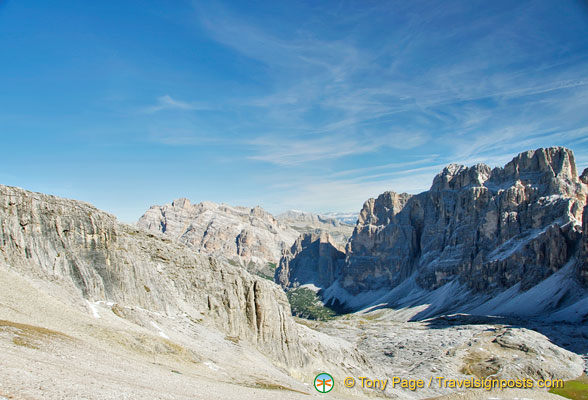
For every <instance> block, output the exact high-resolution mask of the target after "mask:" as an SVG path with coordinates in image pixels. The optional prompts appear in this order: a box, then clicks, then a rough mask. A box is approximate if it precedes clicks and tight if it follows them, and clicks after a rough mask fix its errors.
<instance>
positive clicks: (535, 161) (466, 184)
mask: <svg viewBox="0 0 588 400" xmlns="http://www.w3.org/2000/svg"><path fill="white" fill-rule="evenodd" d="M585 180H586V178H585V174H584V175H582V177H579V176H578V173H577V171H576V165H575V161H574V155H573V153H572V152H571V151H570V150H568V149H565V148H562V147H553V148H547V149H538V150H535V151H528V152H525V153H521V154H519V155H518V156H516V157H515V158H513V160H512V161H511V162H509V163H508V164H507V165H505V166H504V167H503V168H500V167H498V168H494V169H492V168H490V167H488V166H487V165H484V164H478V165H475V166H472V167H465V166H460V165H455V164H452V165H449V166H447V167H446V168H445V169H444V170H443V171H442V172H441V173H440V174H438V175H437V176H436V177H435V179H434V180H433V184H432V186H431V189H430V190H428V191H426V192H423V193H421V194H418V195H410V194H406V193H402V194H398V193H394V192H386V193H384V194H382V195H380V196H379V197H378V198H377V199H369V200H368V201H366V202H365V204H364V206H363V208H362V210H361V212H360V215H359V219H358V223H357V225H356V227H355V230H354V233H353V236H352V237H351V239H350V241H349V243H348V244H347V248H346V254H345V261H344V263H343V265H342V266H341V268H340V272H339V274H337V275H336V276H334V278H333V280H332V281H330V282H326V283H324V284H323V286H322V288H323V289H324V299H325V301H331V302H338V303H344V304H346V305H347V306H349V307H350V308H353V309H360V308H365V307H368V306H369V305H370V304H376V303H378V302H382V301H383V302H387V303H388V304H389V305H391V306H401V307H407V306H416V305H420V304H426V303H427V302H428V303H429V304H432V305H431V306H430V307H429V308H428V310H425V311H423V310H421V312H420V313H419V314H418V317H420V318H425V317H427V316H430V315H436V314H439V313H441V312H450V311H454V312H455V311H467V310H476V311H477V312H493V311H494V312H496V311H500V307H499V306H500V305H501V304H506V303H509V306H508V307H507V308H508V310H506V309H504V307H503V311H504V312H505V313H507V314H516V313H517V310H516V304H515V303H516V301H515V297H517V296H519V295H522V294H524V293H525V292H528V291H529V290H530V289H532V288H536V287H538V285H539V284H541V283H544V282H545V284H544V285H543V286H542V290H543V297H542V296H536V298H540V299H542V301H543V300H545V303H544V304H533V306H536V307H535V308H534V309H532V310H530V309H528V307H527V309H524V307H523V309H521V310H519V311H522V312H528V313H531V314H532V313H535V314H540V313H544V312H546V311H553V310H559V309H564V308H566V307H572V308H573V306H574V304H579V303H578V301H580V300H581V299H582V298H584V297H585V293H584V292H583V291H582V290H580V289H578V287H577V284H578V281H579V279H580V280H584V282H585V271H586V265H585V261H582V260H586V257H585V255H582V254H585V253H581V252H580V253H578V251H579V248H580V247H581V243H584V249H585V248H586V246H585V243H586V236H585V235H584V236H582V231H583V229H582V221H584V232H585V228H586V218H583V215H582V214H583V212H584V213H586V212H585V211H584V207H585V205H586V196H587V194H588V186H587V184H586V182H585ZM584 251H585V250H584ZM297 253H298V254H293V255H290V256H289V258H287V259H283V261H284V264H291V263H292V262H295V261H292V260H296V258H297V257H303V255H302V253H304V248H302V249H300V251H297ZM575 257H577V258H578V260H580V261H578V262H579V264H578V262H576V261H575ZM323 264H324V263H323ZM572 264H577V265H578V267H576V271H577V272H576V273H575V274H574V273H573V271H572V270H573V269H574V267H573V265H572ZM290 270H292V271H295V269H292V268H291V269H290ZM296 281H299V282H300V283H301V284H303V283H304V282H303V281H304V280H300V279H297V278H296V277H295V276H290V277H289V278H287V279H285V278H282V280H281V282H282V284H286V285H287V282H296ZM554 285H555V286H556V285H559V286H562V287H561V288H560V290H559V291H556V290H555V288H554ZM507 291H508V292H507ZM556 292H557V293H556ZM500 293H506V294H504V295H503V296H502V297H501V298H499V299H498V300H494V301H493V299H495V298H496V297H497V296H498V295H499V294H500ZM552 294H554V295H555V297H553V296H552V297H553V298H551V299H547V297H545V296H551V295H552ZM538 301H539V300H537V301H536V302H538ZM431 302H432V303H431ZM572 308H570V312H571V310H572Z"/></svg>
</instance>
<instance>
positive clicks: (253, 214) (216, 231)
mask: <svg viewBox="0 0 588 400" xmlns="http://www.w3.org/2000/svg"><path fill="white" fill-rule="evenodd" d="M137 226H139V227H140V228H144V229H147V230H150V231H153V232H158V233H162V234H163V235H164V236H167V237H169V238H171V239H174V240H177V241H179V242H181V243H184V244H186V245H188V246H189V247H191V248H192V249H194V250H196V251H198V252H200V253H202V254H208V255H213V256H223V257H226V258H228V259H229V260H233V262H234V263H238V264H240V265H242V266H244V267H245V268H247V269H248V270H250V271H254V272H256V273H258V274H261V275H263V276H266V277H268V278H269V279H273V276H274V269H275V267H276V264H277V263H278V261H279V259H280V256H281V254H282V251H283V250H285V249H286V248H288V247H290V246H291V245H292V243H294V241H295V240H296V237H297V236H298V235H299V232H298V231H296V230H294V229H293V228H291V227H289V226H287V225H286V224H283V223H282V222H280V221H278V220H277V219H276V218H274V217H273V215H271V214H270V213H268V212H267V211H265V210H263V209H262V208H261V207H253V208H248V207H235V206H229V205H226V204H216V203H212V202H202V203H199V204H192V203H190V201H189V200H188V199H177V200H174V201H173V202H172V203H171V204H166V205H163V206H152V207H151V208H149V210H147V212H145V214H144V215H143V216H142V217H141V218H140V219H139V221H138V222H137Z"/></svg>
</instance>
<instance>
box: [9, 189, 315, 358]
mask: <svg viewBox="0 0 588 400" xmlns="http://www.w3.org/2000/svg"><path fill="white" fill-rule="evenodd" d="M185 206H186V204H184V205H183V207H185ZM0 263H2V264H4V265H5V266H7V267H8V268H10V269H12V270H14V271H17V272H19V273H21V274H23V275H25V276H29V277H34V278H39V279H41V280H44V281H51V282H53V283H56V284H58V285H61V286H63V287H68V288H70V291H71V293H73V295H74V296H79V297H81V298H84V299H89V300H92V301H97V300H105V301H112V302H116V303H119V304H120V305H122V306H126V305H128V306H133V307H142V308H145V309H148V310H152V311H156V312H160V313H164V314H165V315H168V316H170V317H173V316H177V315H188V316H190V317H191V318H192V319H194V320H198V321H202V322H203V323H209V324H212V325H214V326H216V327H218V328H219V329H221V330H223V331H225V332H226V333H227V335H231V336H237V337H239V338H241V339H244V340H247V341H249V342H251V343H253V344H255V345H256V346H257V347H258V348H259V349H260V350H261V351H262V352H263V353H264V354H267V355H268V356H269V357H270V358H272V359H273V360H275V361H276V362H277V363H279V364H280V365H286V366H299V365H302V364H304V363H305V362H306V356H305V355H304V350H303V349H302V348H301V347H300V345H299V339H298V334H297V331H296V326H295V324H294V322H293V320H292V318H291V312H290V307H289V304H288V301H287V299H286V296H285V295H284V293H283V292H282V291H281V290H280V289H279V287H278V286H277V285H275V284H273V283H272V282H270V281H267V280H264V279H261V278H257V277H254V276H252V275H251V274H249V273H248V272H247V271H245V270H244V269H243V268H240V267H235V266H232V265H230V264H228V263H226V262H223V261H222V259H213V258H209V257H206V256H202V255H198V254H195V252H194V251H192V250H190V249H189V248H187V247H186V246H185V245H182V244H180V243H176V242H174V241H170V240H167V239H165V238H162V237H160V236H158V235H153V234H150V233H148V232H146V231H143V230H141V229H137V228H135V227H132V226H129V225H124V224H119V223H118V222H117V221H116V219H115V217H114V216H112V215H109V214H107V213H104V212H102V211H99V210H97V209H96V208H94V207H93V206H91V205H89V204H86V203H82V202H78V201H73V200H66V199H60V198H57V197H53V196H48V195H43V194H38V193H32V192H28V191H25V190H22V189H19V188H13V187H7V186H0Z"/></svg>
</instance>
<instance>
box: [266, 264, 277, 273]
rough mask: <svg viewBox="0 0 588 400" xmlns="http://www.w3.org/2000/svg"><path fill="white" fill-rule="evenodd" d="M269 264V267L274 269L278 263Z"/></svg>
mask: <svg viewBox="0 0 588 400" xmlns="http://www.w3.org/2000/svg"><path fill="white" fill-rule="evenodd" d="M267 265H268V266H269V269H271V270H272V271H273V270H275V269H276V267H277V265H276V263H268V264H267Z"/></svg>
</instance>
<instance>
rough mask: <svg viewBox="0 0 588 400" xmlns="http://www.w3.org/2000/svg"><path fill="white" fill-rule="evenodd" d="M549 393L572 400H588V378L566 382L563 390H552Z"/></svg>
mask: <svg viewBox="0 0 588 400" xmlns="http://www.w3.org/2000/svg"><path fill="white" fill-rule="evenodd" d="M549 393H553V394H557V395H559V396H562V397H565V398H568V399H572V400H588V377H586V376H583V377H581V378H579V379H574V380H571V381H566V382H565V383H564V387H563V388H561V389H551V390H550V391H549Z"/></svg>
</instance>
